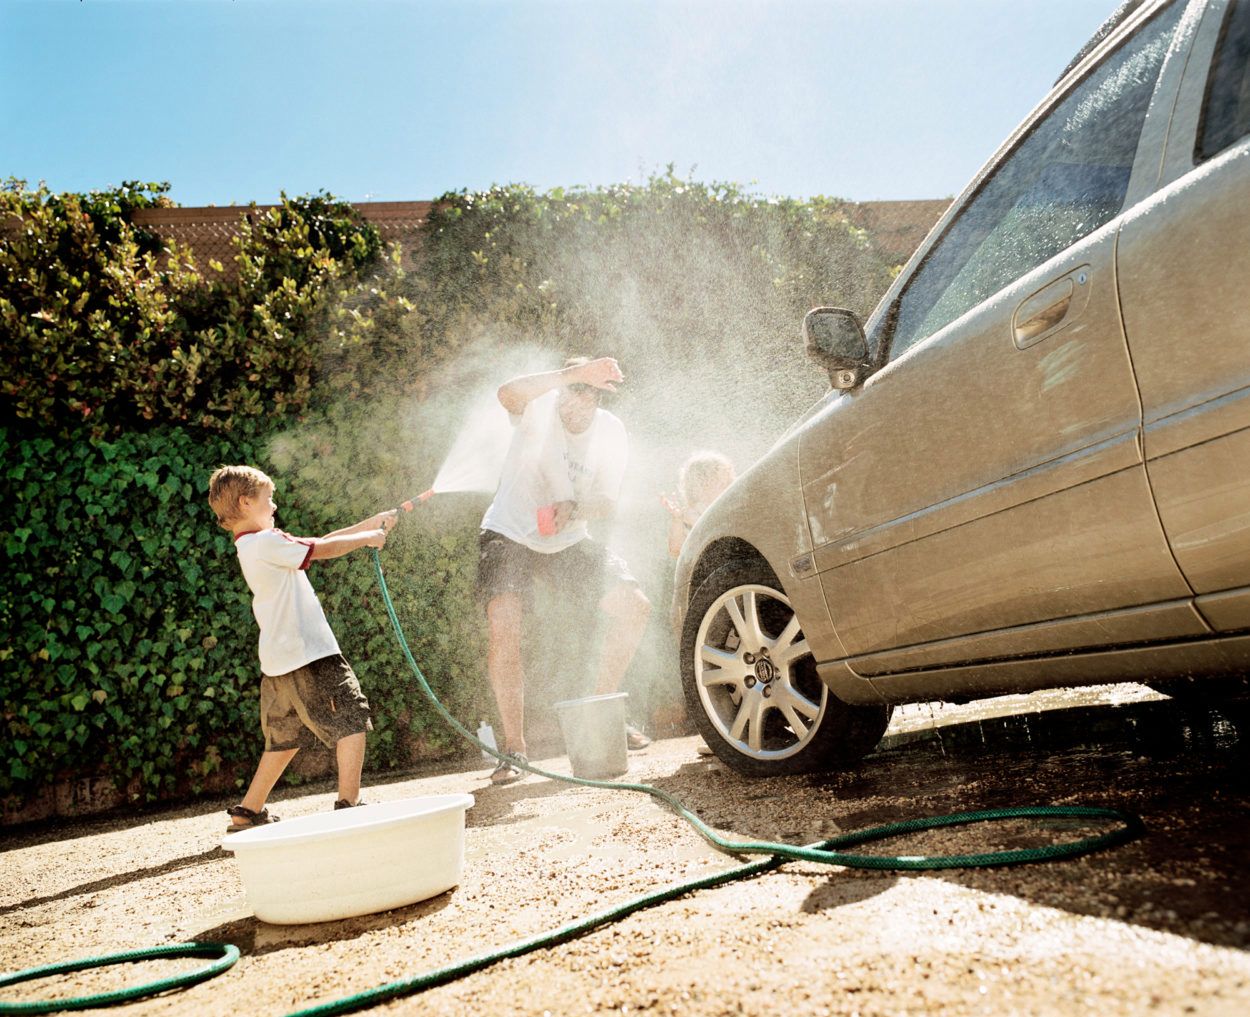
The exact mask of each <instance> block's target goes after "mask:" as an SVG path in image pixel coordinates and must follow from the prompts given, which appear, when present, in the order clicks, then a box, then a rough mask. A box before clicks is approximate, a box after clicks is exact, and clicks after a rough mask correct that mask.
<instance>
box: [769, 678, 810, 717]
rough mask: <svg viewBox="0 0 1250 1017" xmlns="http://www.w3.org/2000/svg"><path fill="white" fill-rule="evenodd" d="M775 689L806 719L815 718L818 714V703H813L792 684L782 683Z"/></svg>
mask: <svg viewBox="0 0 1250 1017" xmlns="http://www.w3.org/2000/svg"><path fill="white" fill-rule="evenodd" d="M777 691H778V694H780V695H782V696H784V697H785V701H786V702H787V703H788V704H789V705H790V706H792V707H793V708H794V709H796V710H798V711H799V713H801V714H803V716H804V717H806V718H807V719H808V720H815V719H816V717H817V716H819V714H820V704H819V703H813V702H812V701H811V700H810V699H808V698H807V697H806V696H805V695H803V693H801V692H800V691H799V690H798V689H796V688H795V687H794V686H793V685H783V686H781V687H780V688H779V689H778V690H777Z"/></svg>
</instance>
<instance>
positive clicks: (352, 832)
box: [222, 794, 473, 925]
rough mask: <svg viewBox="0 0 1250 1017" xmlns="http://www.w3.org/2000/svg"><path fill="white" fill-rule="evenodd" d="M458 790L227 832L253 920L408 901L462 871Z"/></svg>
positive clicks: (430, 893)
mask: <svg viewBox="0 0 1250 1017" xmlns="http://www.w3.org/2000/svg"><path fill="white" fill-rule="evenodd" d="M472 805H473V796H472V795H466V794H452V795H430V796H426V797H423V798H405V799H401V800H400V801H396V802H385V803H382V804H379V805H365V806H362V807H360V808H354V809H340V810H339V811H337V812H325V813H322V814H320V815H316V816H302V817H300V818H299V819H287V820H283V821H282V822H280V823H270V824H268V825H266V826H258V827H254V828H253V829H250V830H244V831H242V832H240V833H231V834H227V836H226V839H225V840H224V841H223V843H222V847H223V848H225V849H226V850H227V851H233V852H234V857H235V859H236V860H237V861H238V863H239V873H240V874H241V875H242V877H243V885H244V888H245V889H246V890H247V899H248V903H250V904H251V905H252V910H253V911H255V912H256V917H257V918H259V919H260V920H261V921H262V922H271V923H273V924H274V925H299V924H302V923H304V922H328V921H334V920H336V919H340V918H351V917H352V916H353V915H368V914H373V913H374V912H376V911H389V910H390V909H391V908H398V907H403V906H404V905H405V904H414V903H416V902H417V901H419V900H425V899H426V898H428V897H434V896H437V895H438V894H440V893H442V892H443V891H445V890H450V889H451V888H452V887H453V886H455V885H456V884H457V883H459V882H460V877H461V875H462V874H463V872H464V814H465V811H466V810H468V809H469V808H470V807H471V806H472Z"/></svg>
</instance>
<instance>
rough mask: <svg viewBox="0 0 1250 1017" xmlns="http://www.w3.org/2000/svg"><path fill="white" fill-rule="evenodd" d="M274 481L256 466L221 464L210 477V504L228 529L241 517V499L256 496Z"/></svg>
mask: <svg viewBox="0 0 1250 1017" xmlns="http://www.w3.org/2000/svg"><path fill="white" fill-rule="evenodd" d="M266 487H268V488H270V489H272V488H273V481H272V480H270V479H269V478H268V477H267V476H266V475H265V474H264V473H263V472H262V471H260V470H258V469H257V468H256V467H255V466H221V467H219V468H218V469H216V470H214V471H213V475H212V476H211V477H209V478H208V504H209V507H210V508H211V509H212V510H213V511H214V512H215V513H216V514H217V523H218V524H219V525H220V526H221V527H222V528H223V529H226V530H229V529H231V528H232V526H233V524H234V521H235V520H236V519H238V518H239V499H240V498H255V497H256V496H257V495H258V494H259V493H260V492H261V491H262V490H263V489H264V488H266Z"/></svg>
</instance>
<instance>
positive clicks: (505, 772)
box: [490, 752, 529, 784]
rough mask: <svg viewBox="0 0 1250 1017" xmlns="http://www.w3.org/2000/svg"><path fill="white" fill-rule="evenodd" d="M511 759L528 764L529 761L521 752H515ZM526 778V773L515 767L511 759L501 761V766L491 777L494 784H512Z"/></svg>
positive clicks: (496, 768)
mask: <svg viewBox="0 0 1250 1017" xmlns="http://www.w3.org/2000/svg"><path fill="white" fill-rule="evenodd" d="M510 759H516V760H518V761H520V762H522V763H528V762H529V760H528V759H526V758H525V756H523V755H522V754H521V753H519V752H513V753H512V754H511V756H510ZM523 776H525V774H524V772H523V771H522V770H520V769H518V768H517V767H515V766H513V765H512V763H511V762H510V760H509V759H501V760H500V761H499V765H498V766H497V767H495V770H494V772H493V773H492V774H491V775H490V782H491V783H492V784H511V783H512V782H513V781H514V780H520V779H521V778H522V777H523Z"/></svg>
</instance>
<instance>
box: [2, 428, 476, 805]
mask: <svg viewBox="0 0 1250 1017" xmlns="http://www.w3.org/2000/svg"><path fill="white" fill-rule="evenodd" d="M263 448H264V443H263V442H262V441H260V440H259V439H257V438H250V439H249V438H247V437H240V436H239V435H234V436H232V437H231V438H230V439H228V440H227V439H225V438H222V437H207V438H206V437H205V436H204V435H203V434H202V433H198V432H189V431H185V430H178V429H171V428H163V429H159V430H157V431H153V432H151V433H148V434H143V435H139V434H128V435H124V436H122V437H120V438H118V439H116V440H114V441H103V440H99V439H88V438H83V437H79V438H76V439H72V440H54V439H52V438H49V437H35V438H24V439H23V438H17V437H14V436H13V435H12V433H11V432H8V431H4V430H0V463H3V466H2V467H0V475H2V477H3V482H2V484H0V490H3V492H4V495H5V499H6V503H7V504H8V505H9V506H10V520H11V522H10V524H9V526H8V527H6V529H5V530H4V532H3V533H2V534H0V562H2V563H3V572H4V574H5V575H6V576H7V577H9V578H8V581H7V582H6V584H5V585H6V589H5V593H4V595H3V596H4V599H3V601H2V602H0V626H2V630H3V644H2V645H0V674H2V675H3V677H2V678H0V731H2V732H3V741H4V744H5V745H6V753H5V756H6V758H5V760H4V769H3V771H0V794H3V795H4V796H6V797H11V798H14V799H17V800H21V799H23V798H25V797H27V796H29V795H30V794H31V793H32V792H33V791H35V790H37V789H38V788H39V787H40V786H41V785H43V784H45V783H47V782H49V781H57V780H62V779H78V778H81V777H84V776H95V775H107V776H110V777H112V778H114V780H115V781H117V783H118V784H119V785H121V786H125V785H126V784H128V783H130V782H131V781H135V780H137V782H138V786H139V787H140V789H141V791H142V794H143V795H144V796H145V797H146V798H148V799H149V800H151V799H156V798H162V797H168V796H170V795H172V794H180V793H187V792H190V793H195V792H198V791H200V790H202V789H204V788H205V787H207V786H221V784H222V783H223V781H222V774H224V775H226V777H227V778H228V779H227V780H226V781H225V783H226V784H230V783H239V782H241V781H242V780H243V779H244V778H246V777H248V776H249V775H250V769H251V768H252V767H253V766H254V765H255V762H256V759H257V756H258V754H259V752H260V751H261V747H262V746H261V739H260V728H259V717H258V713H257V697H258V688H259V670H258V665H257V660H256V638H257V630H256V623H255V621H254V619H253V618H252V615H251V601H250V596H249V594H248V591H247V587H246V585H245V583H244V581H243V578H242V575H241V574H240V572H239V568H238V564H237V560H236V558H235V554H234V550H233V547H232V545H231V542H230V538H229V534H227V533H225V531H223V530H221V529H220V528H218V527H217V525H216V522H215V520H214V519H213V516H212V514H211V512H210V511H209V509H208V506H207V503H206V500H205V493H206V489H207V479H208V475H209V472H210V471H211V469H212V468H214V467H215V466H217V465H220V464H221V463H223V462H237V461H253V462H257V463H258V464H259V465H261V466H262V468H266V469H267V470H269V471H272V472H271V475H273V476H274V478H275V480H276V481H277V484H278V498H279V502H280V505H281V509H280V525H282V526H283V527H284V528H286V529H288V530H290V531H292V532H303V533H312V534H314V535H315V534H318V533H322V532H327V531H328V530H330V529H333V528H336V527H337V526H339V525H344V524H346V523H348V522H353V521H355V517H353V518H351V519H347V518H343V517H342V516H340V517H338V518H331V517H329V516H328V515H327V511H328V509H329V507H328V506H319V505H310V504H307V503H306V502H305V501H304V500H302V499H301V497H300V495H299V492H298V491H294V490H287V488H288V486H289V485H288V483H287V482H286V481H285V478H284V476H283V474H282V472H281V471H280V470H278V469H276V468H275V467H274V466H273V465H272V464H271V463H269V462H267V461H266V457H265V455H264V451H263ZM345 500H348V499H345ZM376 507H377V506H372V507H371V506H366V505H358V506H352V505H340V506H337V507H335V509H334V510H335V511H342V510H345V509H349V508H350V509H355V510H358V512H359V514H360V515H361V516H363V515H365V514H367V512H369V511H372V510H373V509H375V508H376ZM453 529H454V528H453ZM462 531H463V528H462ZM466 540H471V535H466V536H459V537H455V536H452V537H447V536H445V537H442V538H435V537H431V536H430V535H429V534H428V532H426V531H423V530H421V529H420V528H418V527H417V526H414V525H411V524H410V525H409V526H408V528H406V529H404V528H401V529H400V530H398V531H397V532H396V535H395V536H394V537H393V538H392V540H391V541H390V542H389V543H388V546H387V548H386V549H385V550H384V551H383V555H384V556H385V562H386V568H387V570H388V578H389V579H390V581H391V582H392V584H393V587H394V592H395V595H396V599H397V604H398V607H399V610H400V612H401V614H402V615H403V617H404V618H405V624H406V625H407V626H409V627H410V628H411V629H412V634H411V635H412V639H413V644H414V645H413V649H414V651H415V652H416V653H417V654H418V655H419V656H418V659H419V660H421V661H422V663H423V665H425V666H426V667H428V671H427V677H428V678H429V679H430V680H431V682H432V683H433V684H434V686H435V687H436V689H438V690H439V691H440V694H441V695H443V696H444V697H445V700H446V701H447V702H448V703H449V705H450V706H451V707H452V708H453V709H457V710H461V711H462V712H463V716H464V719H465V720H471V719H473V718H474V717H475V716H476V715H477V713H478V712H480V709H481V702H480V697H481V694H482V688H481V684H482V683H481V680H480V676H479V675H478V673H477V672H476V669H475V665H474V664H473V663H472V662H474V661H479V660H481V654H480V648H479V647H478V645H477V640H478V639H479V638H480V636H479V633H478V627H477V625H476V620H477V616H476V613H475V611H474V610H473V608H472V605H471V603H470V602H469V600H470V585H471V569H472V563H473V554H472V549H471V548H469V547H466V546H464V541H466ZM312 578H313V582H314V585H315V586H316V588H317V589H318V592H319V594H320V596H321V599H322V603H323V604H324V606H325V608H326V612H327V615H328V616H329V618H330V622H331V625H332V626H333V628H334V630H335V632H336V634H337V636H338V638H339V642H340V644H341V645H342V647H343V650H344V653H345V655H346V656H347V657H348V659H349V660H351V661H352V663H353V666H354V667H355V668H356V670H357V673H358V674H359V676H360V678H361V682H362V684H363V686H364V688H365V690H366V693H367V694H368V695H369V697H370V701H371V703H372V704H373V707H374V710H375V715H376V718H375V732H374V734H373V735H372V736H371V738H370V740H369V756H368V766H369V767H370V768H373V769H377V768H388V767H395V766H402V765H404V764H407V763H410V762H412V761H413V760H415V759H419V758H429V757H430V756H432V755H439V754H445V753H447V752H449V751H451V750H452V748H453V743H452V740H451V738H450V736H449V734H448V733H447V732H446V730H445V729H444V727H443V726H442V725H441V721H438V720H437V718H435V717H434V715H433V714H432V711H431V710H430V709H429V707H428V706H427V705H426V704H425V703H424V700H423V699H421V698H420V696H419V694H418V693H417V691H416V689H415V684H414V682H413V680H412V679H411V676H410V673H409V672H408V669H407V665H406V664H405V663H404V662H403V660H402V658H401V657H400V654H399V651H398V649H397V647H396V645H395V642H394V638H393V636H392V634H391V632H390V628H389V626H388V625H387V623H386V619H385V615H384V613H383V611H382V607H381V604H380V602H379V598H378V596H377V594H376V583H375V579H374V573H373V569H372V566H371V563H370V561H369V558H368V555H367V554H366V553H364V552H358V553H356V554H353V555H350V556H347V557H344V558H342V559H336V560H333V561H329V562H324V563H318V565H317V566H316V568H315V571H314V573H313V575H312ZM435 618H436V619H438V621H437V622H431V621H430V619H435ZM448 618H459V619H462V621H461V622H460V623H458V624H456V623H449V622H447V621H446V619H448Z"/></svg>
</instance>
